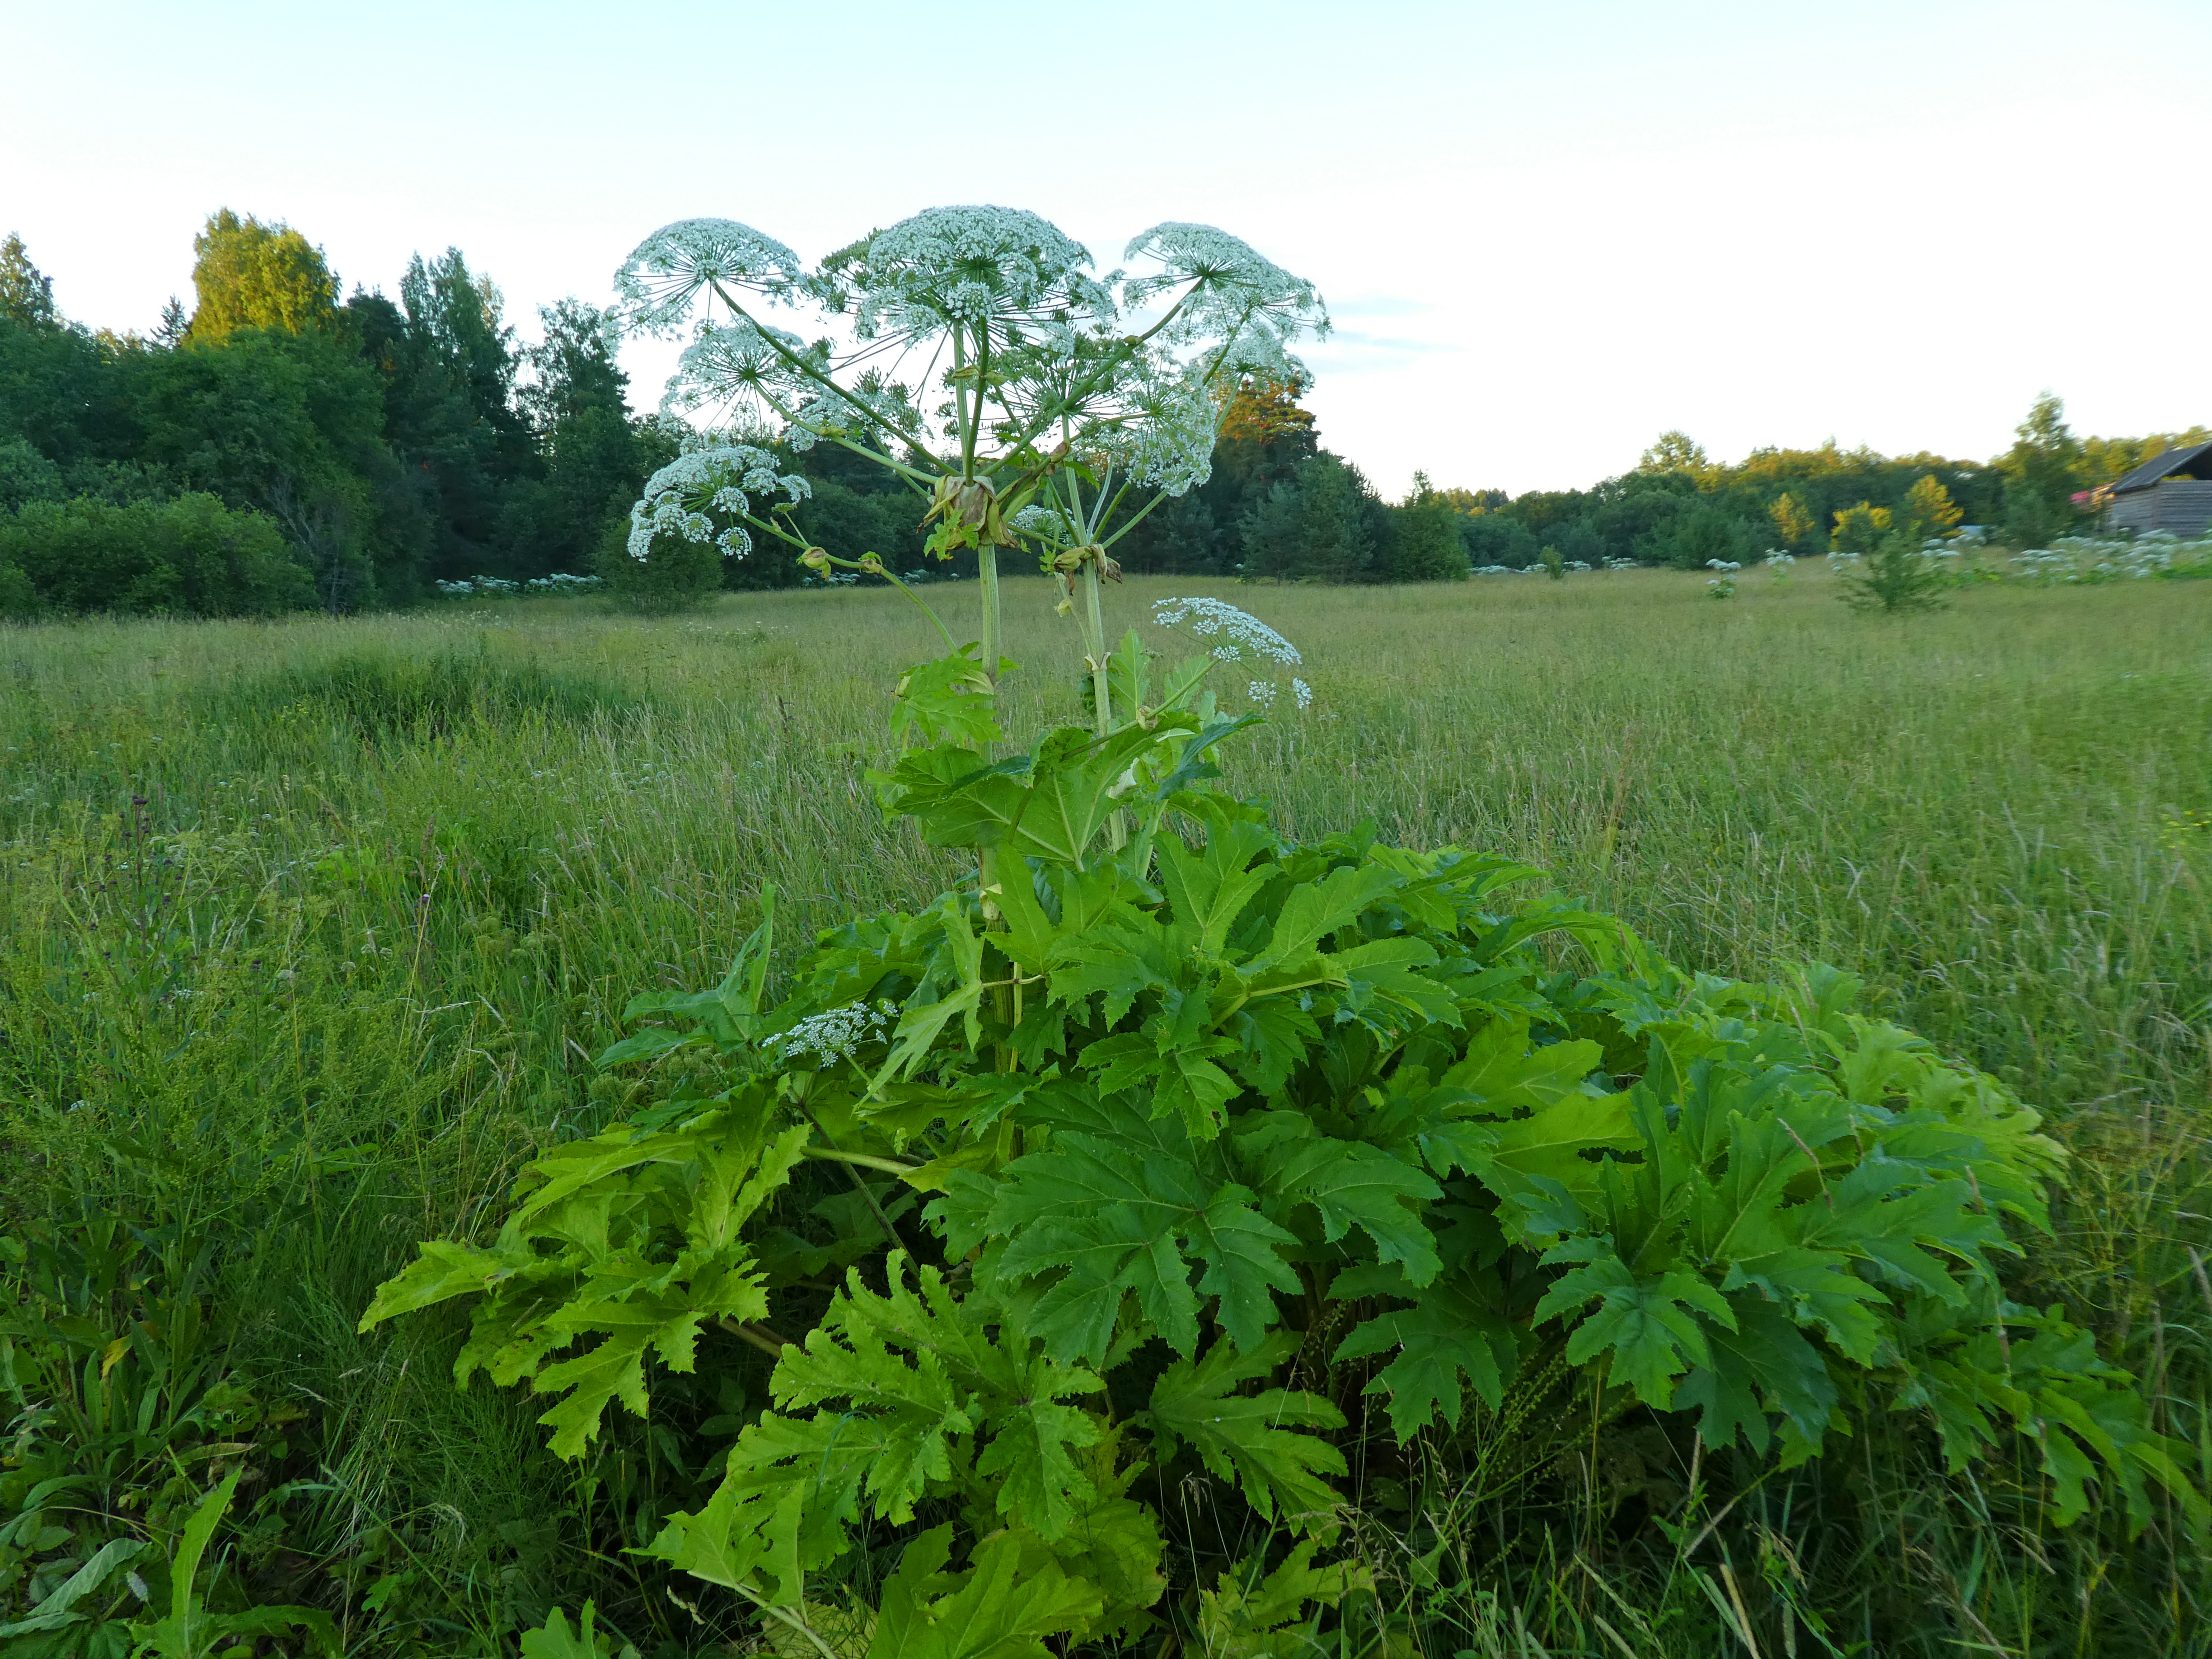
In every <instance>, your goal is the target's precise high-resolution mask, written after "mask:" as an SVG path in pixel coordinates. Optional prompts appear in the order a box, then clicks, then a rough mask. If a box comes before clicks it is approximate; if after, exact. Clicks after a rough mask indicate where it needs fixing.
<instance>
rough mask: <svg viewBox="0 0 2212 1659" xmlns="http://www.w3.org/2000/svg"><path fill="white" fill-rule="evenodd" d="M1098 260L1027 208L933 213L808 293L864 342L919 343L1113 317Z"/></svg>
mask: <svg viewBox="0 0 2212 1659" xmlns="http://www.w3.org/2000/svg"><path fill="white" fill-rule="evenodd" d="M1090 264H1091V255H1090V253H1089V252H1088V251H1087V250H1086V249H1085V247H1084V246H1083V245H1082V244H1081V243H1079V242H1077V241H1074V240H1071V239H1070V238H1068V237H1067V236H1066V235H1065V234H1062V233H1061V232H1060V230H1059V229H1057V228H1055V227H1054V225H1052V224H1051V223H1050V222H1048V221H1047V220H1045V219H1042V218H1040V217H1038V216H1036V214H1034V213H1030V212H1029V211H1027V210H1024V209H1020V208H1002V207H940V208H929V209H926V210H923V211H922V212H920V213H917V214H915V216H913V217H912V218H910V219H902V220H901V221H899V222H898V223H896V224H895V225H893V226H892V227H891V228H890V229H888V230H879V231H878V232H876V233H875V234H873V235H872V236H870V237H869V238H867V239H866V240H865V241H861V242H857V243H855V244H854V246H852V247H851V248H848V249H847V250H846V251H845V252H843V253H842V254H833V255H832V256H831V257H830V258H829V259H827V260H825V261H824V262H823V268H822V270H821V273H820V274H819V275H818V276H816V277H814V278H813V279H811V281H810V283H808V291H809V292H810V293H811V295H813V296H814V297H815V298H816V299H817V300H819V301H822V302H823V304H824V305H825V306H827V307H829V309H831V310H833V311H842V312H845V313H848V314H849V315H850V316H851V317H852V319H853V332H854V335H855V336H857V337H859V338H860V339H863V340H873V339H876V338H878V337H884V336H888V337H892V338H895V339H912V338H920V337H925V336H928V335H933V334H936V333H939V332H941V331H944V330H945V329H946V328H948V327H950V326H951V325H954V324H980V323H984V322H987V321H992V320H999V321H1021V320H1030V321H1035V322H1039V323H1042V322H1043V321H1046V320H1048V319H1053V318H1054V317H1055V316H1057V317H1062V318H1064V317H1066V316H1068V315H1070V314H1073V315H1077V316H1089V315H1094V314H1098V313H1108V314H1110V313H1111V312H1112V310H1113V295H1112V294H1111V292H1110V291H1109V289H1107V288H1106V286H1105V284H1103V283H1101V282H1099V281H1098V280H1097V278H1096V277H1094V276H1091V274H1090Z"/></svg>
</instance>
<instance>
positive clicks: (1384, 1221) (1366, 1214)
mask: <svg viewBox="0 0 2212 1659" xmlns="http://www.w3.org/2000/svg"><path fill="white" fill-rule="evenodd" d="M1268 1186H1269V1188H1271V1189H1272V1190H1273V1191H1276V1192H1279V1193H1281V1194H1284V1195H1285V1197H1288V1198H1292V1199H1297V1200H1302V1201H1304V1202H1305V1203H1308V1204H1310V1205H1312V1206H1314V1208H1315V1210H1316V1212H1319V1214H1320V1216H1321V1225H1322V1235H1323V1236H1324V1237H1327V1238H1328V1241H1329V1242H1330V1243H1335V1242H1336V1241H1337V1240H1339V1239H1340V1238H1342V1237H1344V1235H1345V1234H1346V1232H1347V1231H1350V1230H1351V1229H1352V1228H1353V1227H1355V1226H1356V1227H1358V1228H1359V1229H1361V1230H1362V1231H1364V1232H1365V1233H1366V1234H1367V1236H1368V1237H1370V1238H1371V1239H1372V1240H1374V1242H1375V1253H1376V1256H1377V1257H1378V1258H1379V1259H1380V1260H1382V1261H1401V1262H1403V1263H1405V1266H1406V1277H1407V1279H1410V1280H1411V1281H1412V1282H1413V1284H1415V1285H1425V1284H1427V1283H1428V1282H1429V1281H1430V1280H1431V1279H1434V1278H1435V1277H1436V1276H1437V1270H1438V1269H1439V1268H1440V1267H1442V1266H1443V1263H1442V1262H1441V1261H1439V1260H1438V1258H1437V1246H1436V1240H1435V1239H1434V1238H1433V1237H1431V1234H1430V1232H1429V1228H1428V1224H1427V1222H1426V1221H1425V1219H1424V1218H1423V1216H1422V1212H1421V1207H1420V1206H1422V1205H1423V1204H1424V1203H1426V1202H1429V1201H1431V1200H1435V1199H1438V1198H1441V1197H1443V1188H1441V1187H1439V1186H1437V1183H1436V1182H1433V1181H1431V1179H1430V1178H1429V1177H1428V1176H1426V1175H1425V1174H1423V1173H1422V1172H1421V1171H1420V1170H1418V1169H1415V1168H1414V1167H1413V1165H1411V1164H1405V1163H1402V1162H1401V1161H1400V1160H1399V1159H1397V1158H1393V1157H1391V1156H1390V1155H1389V1153H1388V1152H1379V1151H1377V1150H1376V1148H1374V1147H1372V1146H1363V1145H1361V1144H1360V1143H1359V1142H1358V1141H1350V1140H1331V1139H1317V1140H1314V1141H1310V1142H1308V1143H1306V1144H1305V1145H1304V1146H1303V1147H1300V1148H1298V1149H1297V1150H1295V1151H1291V1152H1288V1155H1287V1156H1281V1155H1278V1158H1276V1159H1274V1160H1273V1168H1272V1170H1271V1171H1270V1174H1269V1177H1268Z"/></svg>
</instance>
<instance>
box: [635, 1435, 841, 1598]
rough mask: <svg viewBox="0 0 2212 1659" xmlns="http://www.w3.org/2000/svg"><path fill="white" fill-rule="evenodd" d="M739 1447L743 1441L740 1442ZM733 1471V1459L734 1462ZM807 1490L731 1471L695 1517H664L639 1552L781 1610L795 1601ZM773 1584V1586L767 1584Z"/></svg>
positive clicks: (797, 1484) (794, 1483) (796, 1482)
mask: <svg viewBox="0 0 2212 1659" xmlns="http://www.w3.org/2000/svg"><path fill="white" fill-rule="evenodd" d="M742 1444H743V1437H740V1445H742ZM732 1468H733V1471H734V1468H735V1460H734V1457H733V1460H732ZM807 1495H808V1494H807V1488H806V1486H805V1484H804V1483H803V1482H801V1481H799V1480H792V1481H789V1482H787V1483H783V1484H781V1485H777V1486H763V1485H761V1484H759V1483H757V1482H755V1483H748V1482H747V1481H745V1480H742V1479H740V1478H738V1475H737V1474H735V1473H734V1472H733V1473H732V1474H730V1475H728V1476H726V1477H725V1478H724V1480H723V1481H722V1484H721V1485H720V1486H717V1487H716V1488H715V1489H714V1496H713V1497H712V1498H709V1499H708V1501H707V1504H706V1507H705V1508H703V1509H702V1510H699V1512H698V1513H697V1514H696V1515H686V1514H676V1515H671V1516H669V1517H668V1519H667V1521H666V1522H665V1523H664V1524H663V1525H662V1527H661V1528H660V1531H659V1533H658V1534H655V1536H654V1538H653V1541H652V1542H651V1543H650V1544H648V1545H647V1546H646V1547H644V1548H643V1549H642V1550H641V1551H639V1552H638V1553H640V1554H641V1555H650V1556H653V1557H655V1558H656V1559H659V1560H663V1561H665V1562H667V1563H668V1565H671V1567H674V1568H676V1569H677V1570H678V1571H679V1572H688V1573H690V1575H691V1576H692V1577H694V1578H699V1579H703V1580H704V1581H705V1582H706V1583H709V1584H720V1585H721V1586H722V1587H723V1588H724V1589H746V1590H749V1591H750V1592H751V1593H752V1594H754V1595H759V1596H761V1597H763V1599H764V1600H766V1601H770V1602H772V1603H774V1604H775V1605H776V1606H779V1607H789V1606H792V1605H793V1604H794V1603H796V1602H797V1601H798V1599H799V1589H800V1584H801V1578H800V1573H799V1524H800V1516H801V1512H802V1510H803V1508H804V1505H805V1500H806V1498H807ZM771 1581H773V1582H771Z"/></svg>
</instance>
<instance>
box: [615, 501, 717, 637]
mask: <svg viewBox="0 0 2212 1659" xmlns="http://www.w3.org/2000/svg"><path fill="white" fill-rule="evenodd" d="M722 557H723V555H722V550H721V549H720V548H719V547H717V546H715V545H714V543H713V542H711V541H707V542H694V541H687V540H685V539H684V538H683V537H681V536H659V537H657V538H654V541H653V556H652V557H651V558H649V559H634V558H632V557H631V556H630V554H629V520H622V521H620V522H618V523H617V524H615V525H613V526H611V527H610V528H609V530H608V531H607V533H606V534H605V537H603V538H601V539H600V542H599V552H598V554H597V555H596V556H594V557H593V558H592V569H593V570H594V571H595V572H597V573H598V574H599V575H600V576H601V577H602V578H604V579H605V581H606V584H607V593H608V596H609V597H610V598H611V599H613V600H614V602H615V605H616V606H617V609H620V610H623V611H634V612H635V613H636V614H637V615H639V616H643V617H665V616H669V615H671V614H673V613H674V612H676V611H690V610H694V609H696V607H697V606H699V605H703V604H705V603H706V602H707V600H708V599H711V598H713V597H714V594H715V593H717V592H720V590H721V586H722Z"/></svg>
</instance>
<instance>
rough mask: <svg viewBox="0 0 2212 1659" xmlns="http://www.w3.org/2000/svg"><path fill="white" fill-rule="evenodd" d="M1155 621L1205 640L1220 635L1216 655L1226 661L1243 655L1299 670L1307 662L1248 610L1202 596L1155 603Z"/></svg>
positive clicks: (1215, 647)
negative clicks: (1184, 630)
mask: <svg viewBox="0 0 2212 1659" xmlns="http://www.w3.org/2000/svg"><path fill="white" fill-rule="evenodd" d="M1152 620H1153V621H1154V622H1156V623H1158V624H1159V625H1160V626H1161V627H1162V628H1188V629H1189V630H1190V631H1191V632H1192V633H1194V634H1195V635H1198V637H1199V638H1200V639H1202V640H1212V639H1215V638H1216V636H1218V643H1217V644H1216V645H1215V646H1214V647H1213V654H1214V655H1215V656H1216V657H1218V658H1219V659H1221V660H1222V661H1223V662H1242V661H1243V659H1244V656H1243V653H1245V652H1247V651H1249V652H1251V653H1253V654H1254V655H1255V656H1257V657H1261V658H1264V659H1267V661H1269V662H1277V663H1281V664H1283V665H1285V666H1287V667H1293V668H1294V667H1296V666H1297V665H1299V664H1300V663H1302V662H1304V660H1305V659H1304V658H1303V657H1301V656H1300V655H1299V654H1298V648H1297V647H1296V646H1295V645H1292V644H1291V642H1290V641H1288V640H1286V639H1285V638H1284V637H1283V636H1282V635H1280V634H1278V633H1277V632H1276V631H1275V630H1274V629H1272V628H1270V627H1268V626H1267V623H1263V622H1261V620H1260V619H1259V618H1258V617H1255V616H1254V615H1253V614H1252V613H1251V612H1250V611H1239V610H1238V609H1237V607H1236V606H1235V605H1231V604H1230V603H1228V602H1227V601H1226V600H1225V599H1207V598H1206V597H1204V596H1203V595H1200V596H1197V597H1194V598H1191V599H1155V600H1153V601H1152Z"/></svg>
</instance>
